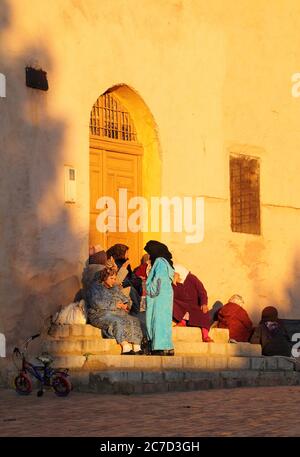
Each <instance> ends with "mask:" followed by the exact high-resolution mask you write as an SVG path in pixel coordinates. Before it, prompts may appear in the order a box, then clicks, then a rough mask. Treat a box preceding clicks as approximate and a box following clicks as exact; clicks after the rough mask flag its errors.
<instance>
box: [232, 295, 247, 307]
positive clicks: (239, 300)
mask: <svg viewBox="0 0 300 457" xmlns="http://www.w3.org/2000/svg"><path fill="white" fill-rule="evenodd" d="M229 302H230V303H235V304H236V305H240V306H243V305H244V300H243V297H241V296H240V295H237V294H235V295H232V297H230V298H229Z"/></svg>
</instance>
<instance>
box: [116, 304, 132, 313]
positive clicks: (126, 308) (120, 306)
mask: <svg viewBox="0 0 300 457" xmlns="http://www.w3.org/2000/svg"><path fill="white" fill-rule="evenodd" d="M116 307H117V308H118V309H123V310H124V311H126V312H127V313H128V311H129V308H128V305H126V303H122V302H119V303H117V304H116Z"/></svg>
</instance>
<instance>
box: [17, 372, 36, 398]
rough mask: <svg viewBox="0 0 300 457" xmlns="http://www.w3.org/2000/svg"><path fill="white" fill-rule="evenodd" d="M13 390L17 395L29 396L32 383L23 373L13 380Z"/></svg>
mask: <svg viewBox="0 0 300 457" xmlns="http://www.w3.org/2000/svg"><path fill="white" fill-rule="evenodd" d="M15 389H16V392H17V393H18V394H19V395H29V394H30V393H31V392H32V382H31V379H30V377H29V376H27V374H25V373H21V374H19V376H17V377H16V378H15Z"/></svg>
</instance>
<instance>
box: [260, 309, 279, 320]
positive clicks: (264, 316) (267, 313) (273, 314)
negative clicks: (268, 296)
mask: <svg viewBox="0 0 300 457" xmlns="http://www.w3.org/2000/svg"><path fill="white" fill-rule="evenodd" d="M261 320H262V322H267V321H270V322H276V321H277V320H278V311H277V309H276V308H275V307H274V306H267V307H266V308H264V309H263V310H262V313H261Z"/></svg>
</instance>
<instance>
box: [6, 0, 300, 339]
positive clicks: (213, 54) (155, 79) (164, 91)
mask: <svg viewBox="0 0 300 457" xmlns="http://www.w3.org/2000/svg"><path fill="white" fill-rule="evenodd" d="M0 6H1V8H0V72H1V73H3V74H5V75H6V78H7V96H6V98H5V99H4V98H3V99H0V115H1V117H0V150H1V159H2V160H1V169H0V214H1V221H0V230H1V240H0V255H1V262H0V292H1V306H0V332H3V333H5V334H6V335H7V337H8V340H9V341H12V340H13V341H14V342H15V339H16V335H18V336H20V337H21V336H22V335H27V334H28V332H30V331H32V330H38V329H39V327H40V325H41V323H42V322H43V320H44V318H45V317H46V316H47V315H48V314H49V313H50V312H53V311H54V310H56V308H57V306H58V305H59V304H62V303H67V302H70V301H71V300H72V298H73V293H74V291H76V289H77V288H78V287H79V278H80V274H81V270H82V267H83V264H84V262H85V260H86V256H87V247H88V231H89V227H88V224H89V207H88V205H89V180H88V176H89V169H88V167H89V115H90V110H91V107H92V105H93V103H94V102H95V101H96V100H97V98H98V97H99V96H100V95H101V94H102V93H104V92H105V91H106V90H107V89H109V88H111V87H113V86H117V85H121V87H120V89H118V90H119V94H118V95H119V97H120V99H122V100H123V102H124V104H125V106H127V107H128V109H129V110H130V111H131V114H132V117H133V119H134V121H135V123H136V127H137V131H138V135H139V138H140V139H141V141H142V142H143V145H144V149H145V158H144V168H143V180H144V183H143V185H144V192H145V195H146V196H148V197H149V196H151V195H157V194H159V193H161V195H165V196H174V195H177V196H194V197H196V196H199V197H200V196H204V197H205V235H204V241H203V242H202V243H200V244H197V245H187V244H185V243H184V235H182V234H176V233H173V234H162V236H161V240H162V241H164V242H166V243H168V245H169V247H170V249H171V250H172V252H173V254H174V259H175V261H177V262H180V263H183V264H185V265H186V266H187V267H188V268H189V269H191V271H192V272H193V273H195V274H197V275H198V276H199V278H200V279H201V280H202V281H203V283H204V285H205V286H206V288H207V290H208V295H209V304H210V306H212V305H213V303H214V302H215V301H216V300H221V301H222V302H225V301H226V300H227V299H228V298H229V296H230V295H231V294H233V293H240V294H241V295H242V296H243V297H244V299H245V302H246V308H247V309H248V310H249V312H250V314H251V316H252V317H253V318H254V319H257V318H258V316H259V313H260V310H261V309H262V307H264V306H265V305H267V304H276V305H278V307H279V309H280V313H281V315H282V317H286V318H288V317H290V318H299V317H300V305H299V301H300V282H299V277H300V246H299V239H298V227H299V226H300V203H299V195H300V180H299V176H298V175H299V170H300V154H299V150H300V129H299V116H300V99H297V98H293V97H292V95H291V86H292V83H291V76H292V74H293V73H295V72H298V71H300V47H299V40H298V34H299V29H300V4H299V1H298V0H295V1H294V0H272V1H271V0H247V1H246V0H226V1H218V0H211V1H210V2H207V1H206V0H182V1H180V0H162V1H157V0H53V1H51V2H49V1H48V0H22V1H20V0H0ZM27 65H32V66H35V67H37V68H39V67H41V68H43V69H44V70H45V71H47V74H48V81H49V91H48V92H41V91H37V90H32V89H29V88H27V87H26V86H25V70H24V69H25V66H27ZM122 85H124V86H122ZM230 152H238V153H245V154H249V155H253V156H255V157H259V158H260V160H261V220H262V226H261V227H262V234H261V236H254V235H247V234H238V233H232V232H231V229H230V194H229V154H230ZM65 164H70V165H72V166H74V167H75V168H77V170H78V185H77V202H76V203H75V204H65V203H64V180H63V178H64V165H65ZM150 237H151V235H150V234H149V236H148V235H145V237H144V239H145V240H147V239H149V238H150Z"/></svg>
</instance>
